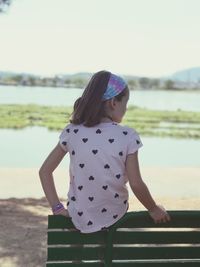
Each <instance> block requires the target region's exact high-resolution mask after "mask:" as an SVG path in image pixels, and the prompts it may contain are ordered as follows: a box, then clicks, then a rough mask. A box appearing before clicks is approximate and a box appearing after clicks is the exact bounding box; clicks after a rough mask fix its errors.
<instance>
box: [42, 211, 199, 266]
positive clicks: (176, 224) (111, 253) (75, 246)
mask: <svg viewBox="0 0 200 267" xmlns="http://www.w3.org/2000/svg"><path fill="white" fill-rule="evenodd" d="M169 214H170V216H171V221H170V222H168V223H162V224H155V223H154V222H153V221H152V219H151V218H150V216H149V215H148V213H147V212H146V211H142V212H128V213H126V214H125V215H124V217H123V218H121V219H120V220H119V221H118V222H117V223H115V224H114V225H112V226H111V227H110V228H109V229H107V230H102V231H99V232H96V233H90V234H83V233H80V231H78V230H76V229H75V227H74V225H73V223H72V221H71V219H70V218H65V217H63V216H53V215H50V216H49V218H48V219H49V220H48V257H47V265H46V266H47V267H54V266H55V267H61V266H62V267H63V266H66V267H100V266H102V267H111V266H112V267H154V266H155V267H180V266H184V267H185V266H188V267H193V266H195V267H197V266H198V267H200V211H170V212H169Z"/></svg>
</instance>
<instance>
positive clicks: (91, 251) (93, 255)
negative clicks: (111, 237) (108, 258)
mask: <svg viewBox="0 0 200 267" xmlns="http://www.w3.org/2000/svg"><path fill="white" fill-rule="evenodd" d="M104 254H105V247H89V248H88V247H66V248H62V247H55V248H51V247H49V248H48V261H54V260H66V261H71V260H100V259H102V260H103V259H104Z"/></svg>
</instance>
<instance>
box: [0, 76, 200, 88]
mask: <svg viewBox="0 0 200 267" xmlns="http://www.w3.org/2000/svg"><path fill="white" fill-rule="evenodd" d="M91 75H92V74H91ZM86 76H87V77H84V76H83V75H80V76H79V75H78V74H77V75H71V76H64V75H63V76H59V75H55V76H53V77H39V76H34V75H28V74H26V75H24V74H14V75H0V85H13V86H44V87H66V88H84V87H85V86H86V85H87V83H88V81H89V79H90V77H89V76H88V75H86ZM124 78H125V80H126V81H127V84H128V86H129V88H130V90H132V89H144V90H145V89H167V90H171V89H172V90H175V89H187V88H188V87H187V85H186V84H185V85H184V84H182V83H181V84H180V83H177V82H175V81H173V80H171V79H166V80H164V79H158V78H148V77H137V78H130V77H127V78H126V77H124ZM196 89H197V88H196ZM198 89H199V87H198Z"/></svg>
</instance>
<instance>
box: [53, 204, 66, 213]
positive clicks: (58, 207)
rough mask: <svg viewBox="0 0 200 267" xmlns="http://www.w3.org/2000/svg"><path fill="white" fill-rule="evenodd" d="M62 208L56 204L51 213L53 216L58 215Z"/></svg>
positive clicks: (61, 205)
mask: <svg viewBox="0 0 200 267" xmlns="http://www.w3.org/2000/svg"><path fill="white" fill-rule="evenodd" d="M64 209H65V208H64V206H63V204H62V203H58V204H56V205H55V206H54V207H53V208H52V211H53V214H58V213H59V212H60V211H61V210H64Z"/></svg>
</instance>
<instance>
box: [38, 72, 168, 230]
mask: <svg viewBox="0 0 200 267" xmlns="http://www.w3.org/2000/svg"><path fill="white" fill-rule="evenodd" d="M128 99H129V90H128V86H127V84H126V83H125V81H124V80H123V79H122V78H121V77H119V76H117V75H114V74H112V73H110V72H108V71H100V72H97V73H96V74H94V75H93V77H92V78H91V80H90V81H89V83H88V85H87V87H86V88H85V90H84V92H83V95H82V97H80V98H79V99H78V100H77V101H76V102H75V104H74V111H73V114H72V119H71V121H70V122H71V123H70V124H68V125H67V126H66V127H65V128H64V130H63V131H62V133H61V135H60V138H59V142H58V144H57V145H56V147H55V148H54V149H53V151H52V152H51V153H50V155H49V156H48V157H47V159H46V160H45V162H44V163H43V165H42V167H41V168H40V171H39V175H40V179H41V183H42V186H43V190H44V192H45V195H46V197H47V200H48V202H49V204H50V206H51V208H52V211H53V213H54V214H55V215H57V214H59V215H63V216H67V217H70V218H71V219H72V222H73V224H74V226H75V227H76V228H77V229H78V230H80V231H81V232H82V233H91V232H96V231H100V230H102V229H104V228H107V227H109V226H111V225H112V224H114V223H116V222H117V221H118V220H119V219H120V218H122V217H123V216H124V214H125V213H126V212H127V210H128V190H127V186H126V183H127V182H129V184H130V187H131V189H132V191H133V193H134V194H135V195H136V197H137V198H138V199H139V201H140V202H141V203H142V204H143V205H144V207H145V208H146V209H147V210H148V211H149V214H150V216H151V217H152V219H153V220H154V221H155V223H158V222H167V221H169V220H170V217H169V215H168V213H167V212H166V211H165V209H164V208H163V207H162V206H159V205H157V204H156V203H155V201H154V199H153V198H152V196H151V194H150V192H149V190H148V188H147V186H146V185H145V183H144V181H143V180H142V178H141V175H140V169H139V163H138V149H139V148H140V147H141V146H142V143H141V140H140V137H139V135H138V134H137V132H136V131H135V130H134V129H131V128H129V127H126V126H121V125H119V124H118V123H120V122H121V120H122V118H123V116H124V114H125V112H126V107H127V102H128ZM66 153H69V154H70V170H69V173H70V188H69V192H68V202H67V209H65V208H64V206H63V205H62V204H61V203H60V201H59V198H58V196H57V193H56V189H55V186H54V180H53V175H52V173H53V171H54V170H55V169H56V167H57V166H58V165H59V163H60V162H61V160H62V159H63V157H64V156H65V155H66Z"/></svg>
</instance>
